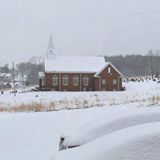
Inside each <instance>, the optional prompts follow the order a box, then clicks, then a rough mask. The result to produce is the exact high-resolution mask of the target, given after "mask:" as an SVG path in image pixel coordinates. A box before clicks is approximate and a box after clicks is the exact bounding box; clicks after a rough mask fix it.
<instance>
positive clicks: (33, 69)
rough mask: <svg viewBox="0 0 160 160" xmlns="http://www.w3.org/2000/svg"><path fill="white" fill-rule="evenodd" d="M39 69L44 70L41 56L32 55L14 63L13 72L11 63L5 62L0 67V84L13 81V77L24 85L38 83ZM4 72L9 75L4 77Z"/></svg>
mask: <svg viewBox="0 0 160 160" xmlns="http://www.w3.org/2000/svg"><path fill="white" fill-rule="evenodd" d="M9 66H10V67H9ZM40 71H44V64H43V59H42V58H41V57H32V58H31V59H30V60H29V61H28V62H22V63H19V64H15V68H14V72H13V67H12V64H10V65H7V64H5V65H4V66H1V67H0V86H4V84H5V83H6V82H8V83H9V82H13V79H15V81H16V82H18V81H19V82H21V83H25V84H26V85H33V84H38V74H39V72H40ZM4 73H6V74H7V73H9V74H10V77H6V75H5V74H4ZM13 73H14V75H13ZM13 77H14V78H13ZM23 81H24V82H23ZM0 88H1V87H0Z"/></svg>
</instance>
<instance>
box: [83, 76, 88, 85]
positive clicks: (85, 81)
mask: <svg viewBox="0 0 160 160" xmlns="http://www.w3.org/2000/svg"><path fill="white" fill-rule="evenodd" d="M83 86H85V87H87V86H89V77H88V76H84V77H83Z"/></svg>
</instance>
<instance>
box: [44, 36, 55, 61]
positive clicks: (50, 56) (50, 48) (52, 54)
mask: <svg viewBox="0 0 160 160" xmlns="http://www.w3.org/2000/svg"><path fill="white" fill-rule="evenodd" d="M55 56H56V54H55V50H54V45H53V38H52V34H51V35H50V38H49V43H48V48H47V54H46V58H47V59H54V58H55Z"/></svg>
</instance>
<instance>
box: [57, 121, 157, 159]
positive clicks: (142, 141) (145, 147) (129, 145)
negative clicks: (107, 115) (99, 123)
mask: <svg viewBox="0 0 160 160" xmlns="http://www.w3.org/2000/svg"><path fill="white" fill-rule="evenodd" d="M159 150H160V122H154V123H148V124H143V125H137V126H134V127H129V128H125V129H122V130H119V131H116V132H113V133H111V134H108V135H106V136H103V137H101V138H98V139H96V140H94V141H92V142H90V143H87V144H85V145H83V146H80V147H77V148H74V149H70V150H64V151H61V152H58V154H57V155H56V156H55V158H54V160H66V159H69V160H75V159H76V160H159V157H160V152H159Z"/></svg>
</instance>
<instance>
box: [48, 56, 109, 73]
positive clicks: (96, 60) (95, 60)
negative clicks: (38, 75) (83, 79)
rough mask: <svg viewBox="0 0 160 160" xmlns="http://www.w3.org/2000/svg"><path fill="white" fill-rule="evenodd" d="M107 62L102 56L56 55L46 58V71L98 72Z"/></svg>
mask: <svg viewBox="0 0 160 160" xmlns="http://www.w3.org/2000/svg"><path fill="white" fill-rule="evenodd" d="M105 64H106V63H105V59H104V57H100V56H56V57H55V58H53V59H47V58H46V59H45V72H65V73H66V72H71V73H75V72H78V73H81V72H83V73H84V72H85V73H97V72H98V71H99V70H100V69H101V68H103V66H104V65H105Z"/></svg>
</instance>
